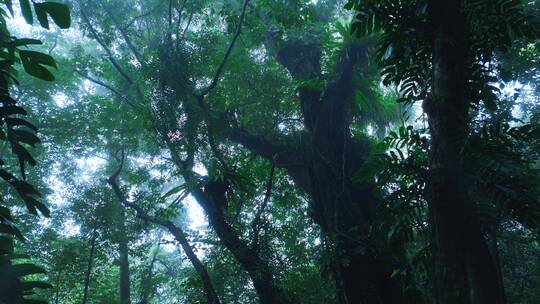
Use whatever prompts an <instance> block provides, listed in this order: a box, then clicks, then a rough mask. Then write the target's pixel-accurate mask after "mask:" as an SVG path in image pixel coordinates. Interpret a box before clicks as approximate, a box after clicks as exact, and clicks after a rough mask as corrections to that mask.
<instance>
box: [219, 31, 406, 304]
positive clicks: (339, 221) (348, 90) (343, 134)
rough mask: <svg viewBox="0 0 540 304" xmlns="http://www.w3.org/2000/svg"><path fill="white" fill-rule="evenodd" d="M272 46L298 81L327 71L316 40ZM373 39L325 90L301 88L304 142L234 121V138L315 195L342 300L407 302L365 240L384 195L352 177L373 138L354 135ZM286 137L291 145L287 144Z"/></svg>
mask: <svg viewBox="0 0 540 304" xmlns="http://www.w3.org/2000/svg"><path fill="white" fill-rule="evenodd" d="M268 40H269V42H268V43H267V48H268V49H269V50H273V54H274V57H275V58H276V60H277V61H278V62H279V63H280V64H281V65H282V66H283V67H285V68H286V69H287V70H288V71H289V73H290V74H291V75H292V76H293V77H294V78H295V79H297V80H309V79H315V78H317V77H320V73H321V71H320V60H321V52H320V49H319V47H318V44H317V43H315V42H306V41H303V40H293V41H281V40H280V39H279V37H275V36H273V34H272V33H269V37H268ZM369 47H370V42H369V41H368V42H367V43H366V44H363V45H362V44H360V45H352V46H351V47H349V48H348V49H346V50H345V51H344V53H343V54H342V56H341V59H340V60H339V62H338V63H337V66H336V73H335V74H336V76H335V79H334V80H333V81H330V82H329V83H328V84H327V85H326V86H325V87H324V88H323V89H313V88H307V87H303V88H300V89H299V103H300V107H301V110H302V114H303V119H304V126H305V128H306V130H305V133H306V136H304V137H303V141H302V143H294V142H291V140H289V139H287V138H281V139H280V140H272V139H269V138H265V137H261V136H258V135H255V134H252V133H250V132H249V131H248V130H246V129H244V128H242V127H241V126H237V125H236V124H235V123H234V122H233V123H232V124H231V125H232V127H231V129H230V132H229V139H230V140H232V141H234V142H237V143H240V144H242V145H243V146H244V147H245V148H247V149H248V150H250V151H251V152H253V153H255V154H257V155H259V156H262V157H264V158H267V159H269V160H271V161H273V162H274V163H275V165H276V167H279V168H285V169H286V170H287V172H288V173H289V175H290V177H291V178H292V179H293V181H294V182H295V184H296V185H297V186H298V187H300V188H301V189H303V190H304V191H305V192H306V193H307V194H309V196H310V198H311V200H310V215H311V217H312V218H313V219H314V220H315V222H317V223H318V224H319V225H320V226H321V228H322V230H323V232H324V233H325V234H326V235H327V236H329V238H330V239H331V240H333V242H334V244H335V250H334V259H335V263H334V264H335V265H336V269H335V273H336V284H337V287H338V290H339V291H340V292H339V293H340V294H339V295H338V298H339V299H340V301H341V302H342V303H351V304H352V303H403V300H402V294H401V290H400V286H399V282H397V281H395V280H394V279H392V278H391V277H390V273H391V271H392V267H391V265H389V264H388V263H387V262H386V261H384V260H383V259H382V258H381V257H379V256H377V255H375V254H374V253H373V252H370V250H369V249H368V248H369V247H370V244H367V243H366V242H365V240H364V239H365V238H364V237H365V236H366V231H367V229H368V227H369V225H370V223H371V213H372V210H373V208H375V207H376V206H377V204H379V202H380V200H379V198H378V197H376V196H374V194H373V191H372V190H373V188H372V185H370V184H363V185H355V184H353V183H352V182H351V178H352V176H353V174H354V173H355V172H357V170H359V169H360V167H361V166H362V165H363V164H364V163H365V161H366V159H367V157H368V155H369V148H370V147H369V143H367V142H362V141H359V140H356V139H354V138H352V136H351V131H350V124H351V122H352V119H353V116H354V115H355V111H356V103H355V100H354V84H353V74H354V73H355V71H357V69H358V68H360V69H362V68H365V67H366V66H367V64H368V62H369V61H368V53H369ZM283 143H285V144H283Z"/></svg>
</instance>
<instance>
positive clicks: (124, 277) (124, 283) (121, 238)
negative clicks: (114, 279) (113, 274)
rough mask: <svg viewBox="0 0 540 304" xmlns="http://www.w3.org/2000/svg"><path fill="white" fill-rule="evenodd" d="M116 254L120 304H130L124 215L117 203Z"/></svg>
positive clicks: (127, 249) (122, 209) (119, 204)
mask: <svg viewBox="0 0 540 304" xmlns="http://www.w3.org/2000/svg"><path fill="white" fill-rule="evenodd" d="M118 211H119V214H118V252H119V255H120V304H130V303H131V299H130V275H129V248H128V239H127V235H126V214H125V211H124V207H123V206H122V204H121V203H120V202H119V203H118Z"/></svg>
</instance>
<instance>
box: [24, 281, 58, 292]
mask: <svg viewBox="0 0 540 304" xmlns="http://www.w3.org/2000/svg"><path fill="white" fill-rule="evenodd" d="M22 287H23V288H24V289H26V290H31V289H34V288H42V289H50V288H53V286H52V285H51V284H49V283H47V282H40V281H30V282H22Z"/></svg>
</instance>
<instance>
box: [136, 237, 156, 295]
mask: <svg viewBox="0 0 540 304" xmlns="http://www.w3.org/2000/svg"><path fill="white" fill-rule="evenodd" d="M158 253H159V245H158V246H157V248H155V250H154V251H153V252H152V259H151V260H150V265H148V269H147V271H146V273H145V274H144V276H143V278H142V281H141V300H140V301H139V304H148V303H150V302H149V301H150V299H151V298H152V294H153V289H154V286H153V282H152V278H153V276H154V264H155V263H156V260H157V255H158Z"/></svg>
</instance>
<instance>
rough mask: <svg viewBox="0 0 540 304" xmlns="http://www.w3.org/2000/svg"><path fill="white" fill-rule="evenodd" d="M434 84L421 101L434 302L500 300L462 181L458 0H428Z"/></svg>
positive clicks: (464, 106)
mask: <svg viewBox="0 0 540 304" xmlns="http://www.w3.org/2000/svg"><path fill="white" fill-rule="evenodd" d="M429 13H430V17H431V20H432V28H433V31H434V32H433V75H432V77H433V80H432V81H433V84H432V93H431V96H430V98H428V99H427V100H426V101H425V102H424V110H425V112H426V113H427V115H428V121H429V129H430V134H431V140H432V142H431V151H430V173H429V184H428V187H427V199H428V205H429V215H430V221H431V228H432V244H431V245H432V252H433V259H434V265H433V272H434V279H435V281H434V285H435V286H434V294H435V299H436V303H440V304H446V303H448V304H451V303H452V304H453V303H471V302H472V303H486V304H488V303H500V301H499V300H500V299H499V297H498V292H497V291H498V290H499V289H500V288H501V287H500V286H499V284H498V281H497V271H496V267H495V264H494V262H493V259H492V257H491V254H490V252H489V248H488V246H487V243H486V240H485V239H484V235H483V233H482V229H481V225H480V222H479V219H478V217H477V215H476V214H475V212H474V210H473V206H472V202H471V201H470V198H469V196H468V192H467V187H466V185H465V184H464V182H463V181H464V179H463V178H462V176H463V172H464V170H463V168H462V157H463V155H462V149H463V147H464V141H465V139H466V138H467V135H468V111H469V102H468V101H467V100H466V84H467V81H466V79H467V72H466V65H467V58H468V47H469V45H468V41H467V34H466V30H465V19H464V16H463V13H462V1H456V0H454V1H442V0H432V1H430V2H429Z"/></svg>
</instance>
